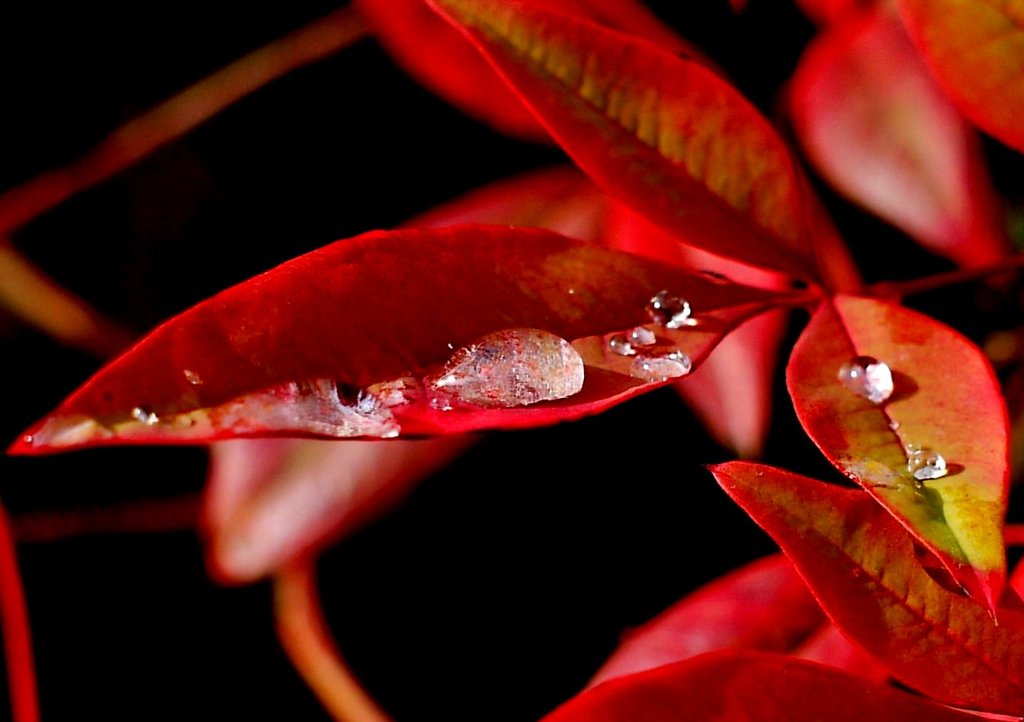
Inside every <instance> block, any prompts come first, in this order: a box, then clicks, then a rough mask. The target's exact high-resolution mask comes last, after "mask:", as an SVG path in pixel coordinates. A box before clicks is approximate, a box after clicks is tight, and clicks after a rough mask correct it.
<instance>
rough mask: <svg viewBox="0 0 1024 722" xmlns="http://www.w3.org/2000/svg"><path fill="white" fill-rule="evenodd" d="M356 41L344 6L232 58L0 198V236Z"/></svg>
mask: <svg viewBox="0 0 1024 722" xmlns="http://www.w3.org/2000/svg"><path fill="white" fill-rule="evenodd" d="M364 35H366V27H365V25H364V24H363V21H362V19H361V18H360V16H359V15H358V14H357V13H356V12H355V10H353V9H352V8H350V7H344V8H342V9H340V10H337V11H335V12H333V13H331V14H330V15H327V16H325V17H323V18H320V19H319V20H316V21H314V22H312V23H310V24H309V25H306V26H305V27H303V28H300V29H298V30H296V31H295V32H292V33H290V34H288V35H285V36H284V37H282V38H278V39H277V40H275V41H273V42H271V43H269V44H268V45H265V46H263V47H262V48H260V49H258V50H254V51H253V52H251V53H249V54H248V55H245V56H243V57H242V58H239V59H238V60H236V61H235V62H233V63H231V64H230V65H228V66H226V67H224V68H221V69H220V70H218V71H216V72H215V73H213V74H212V75H210V76H208V77H206V78H204V79H203V80H200V81H199V82H198V83H196V84H195V85H193V86H191V87H189V88H186V89H185V90H183V91H182V92H180V93H178V94H177V95H175V96H173V97H171V98H169V99H168V100H165V101H164V102H163V103H161V104H160V105H157V106H156V107H154V108H152V109H150V110H149V111H147V112H145V113H143V114H142V115H140V116H139V117H137V118H135V119H134V120H132V121H130V122H129V123H127V124H126V125H124V126H122V127H121V128H119V129H118V130H116V131H114V132H113V133H111V134H110V135H109V136H107V137H106V138H105V139H104V140H102V141H101V142H100V143H99V145H97V146H96V147H95V148H93V149H92V150H91V151H90V152H88V153H86V154H85V155H84V156H82V157H81V158H79V159H78V160H77V161H75V162H73V163H71V164H70V165H67V166H65V167H63V168H58V169H56V170H51V171H47V172H44V173H41V174H40V175H38V176H36V177H34V178H32V179H30V180H28V181H26V182H25V183H23V184H21V185H19V186H16V187H15V188H12V189H11V190H9V191H7V192H6V193H3V194H2V195H0V236H6V235H7V234H9V233H10V231H12V230H14V229H16V228H19V227H21V226H23V225H25V224H26V223H28V222H29V221H31V220H33V219H34V218H36V217H38V216H39V215H41V214H43V213H45V212H46V211H49V210H50V209H52V208H54V207H55V206H57V205H59V204H60V203H62V202H63V201H65V200H67V199H68V198H70V197H71V196H73V195H75V194H76V193H80V192H82V191H83V190H86V189H88V188H91V187H92V186H95V185H97V184H99V183H101V182H103V181H105V180H107V179H108V178H110V177H111V176H113V175H115V174H117V173H119V172H121V171H122V170H124V169H125V168H128V167H129V166H131V165H133V164H135V163H137V162H138V161H140V160H142V159H143V158H145V157H146V156H147V155H149V154H151V153H152V152H153V151H155V150H157V149H158V148H160V147H161V146H163V145H166V144H167V143H169V142H170V141H172V140H174V139H176V138H178V137H179V136H181V135H183V134H185V133H187V132H189V131H191V130H193V129H194V128H196V127H198V126H199V125H201V124H202V123H204V122H205V121H206V120H208V119H209V118H211V117H213V116H214V115H216V114H217V113H219V112H220V111H222V110H224V109H225V108H227V107H229V106H230V105H232V104H233V103H235V102H236V101H238V100H239V99H241V98H243V97H245V96H246V95H248V94H250V93H252V92H254V91H256V90H258V89H259V88H261V87H263V86H264V85H266V84H267V83H269V82H271V81H273V80H276V79H277V78H280V77H282V76H283V75H285V74H287V73H288V72H290V71H292V70H295V69H297V68H300V67H302V66H304V65H308V64H309V63H312V62H315V61H317V60H321V59H323V58H326V57H328V56H330V55H332V54H333V53H335V52H337V51H338V50H341V49H342V48H344V47H346V46H348V45H351V44H352V43H354V42H355V41H357V40H359V39H360V38H362V37H363V36H364Z"/></svg>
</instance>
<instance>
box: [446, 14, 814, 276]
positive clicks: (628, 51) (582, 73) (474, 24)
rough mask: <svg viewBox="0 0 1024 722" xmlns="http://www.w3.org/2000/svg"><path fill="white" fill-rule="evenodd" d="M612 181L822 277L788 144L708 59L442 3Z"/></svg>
mask: <svg viewBox="0 0 1024 722" xmlns="http://www.w3.org/2000/svg"><path fill="white" fill-rule="evenodd" d="M433 4H434V5H435V6H437V7H438V8H439V11H440V12H442V13H443V14H445V15H446V17H448V18H449V19H450V20H451V21H452V23H453V24H455V25H456V26H457V27H459V28H461V29H462V30H463V31H464V32H465V33H466V34H467V35H468V36H469V37H470V38H471V39H472V40H473V41H474V42H475V43H477V45H478V46H479V48H480V50H481V52H483V53H484V55H485V56H486V57H487V58H488V59H489V60H490V61H491V62H492V63H493V64H494V66H495V67H496V68H497V69H498V70H499V71H500V72H501V74H502V75H503V76H504V77H505V78H506V80H507V81H508V82H509V83H510V84H511V85H512V86H513V87H514V88H515V89H516V90H517V91H518V92H519V93H520V94H521V95H522V96H523V98H524V99H525V100H526V101H527V102H528V103H529V105H530V106H531V108H533V110H534V112H535V113H536V114H537V116H538V117H539V118H540V119H541V121H542V122H543V123H544V124H545V126H546V127H547V128H548V130H549V131H550V132H551V134H552V135H553V136H554V137H555V139H556V140H557V141H558V142H559V143H560V144H561V145H562V147H563V148H565V149H566V151H567V152H568V153H569V155H570V156H572V157H573V159H574V160H575V161H576V163H577V164H578V165H579V166H580V167H581V168H582V169H583V170H584V171H585V172H586V173H587V174H588V175H590V176H591V177H592V178H593V179H594V180H595V181H596V182H597V183H598V185H600V186H601V187H602V188H604V189H605V190H607V191H608V192H609V193H612V194H613V195H615V196H617V197H618V198H620V199H621V200H622V201H623V202H625V203H627V204H628V205H629V206H631V207H632V208H634V209H635V210H637V211H638V212H640V213H642V214H643V215H644V216H645V217H647V218H649V219H650V220H651V221H653V222H656V223H658V224H659V225H662V226H664V227H665V228H666V229H667V230H669V231H670V232H672V233H673V234H674V235H676V236H678V237H679V238H680V240H681V241H683V242H685V243H687V244H690V245H695V246H699V247H701V248H704V249H705V250H707V251H711V252H713V253H715V254H718V255H721V256H726V257H729V258H733V259H736V260H739V261H742V262H744V263H747V264H750V265H757V266H762V267H765V268H770V269H774V270H780V271H784V272H789V273H795V274H798V275H801V276H803V277H817V276H818V275H821V274H818V273H817V272H816V271H815V270H814V262H815V259H814V253H813V250H812V241H811V237H810V234H809V233H808V229H807V218H806V216H805V211H804V202H803V196H804V193H805V189H804V187H803V184H802V180H801V178H800V177H799V175H798V172H797V170H796V166H795V165H794V162H793V159H792V158H791V156H790V154H789V152H788V150H787V148H786V146H785V144H784V143H783V142H782V140H781V139H780V138H779V137H778V135H777V134H776V133H775V131H774V130H773V129H772V127H771V126H770V124H769V123H768V122H767V121H766V120H765V119H764V118H763V117H762V116H761V115H760V114H759V113H758V112H757V111H756V110H755V109H754V108H753V107H752V106H751V105H750V104H749V103H748V102H747V101H746V100H745V99H744V98H743V97H742V96H740V95H739V93H738V92H737V91H736V90H735V89H733V88H732V87H731V86H730V85H729V84H728V83H726V82H725V81H723V80H722V79H721V78H720V77H719V76H717V75H716V74H715V73H713V72H711V71H710V70H708V69H707V68H705V67H703V66H702V65H701V64H699V63H696V62H692V61H688V60H685V59H681V58H679V57H677V56H676V55H674V54H672V53H671V52H669V51H667V50H665V49H664V48H661V47H658V46H656V45H654V44H651V43H648V42H646V41H643V40H639V39H636V38H632V37H628V36H625V35H622V34H620V33H616V32H614V31H611V30H606V29H604V28H601V27H599V26H597V25H595V24H593V23H590V22H587V21H584V20H581V19H578V18H573V17H569V16H567V15H563V14H559V13H554V12H549V11H545V10H542V9H540V8H536V7H533V6H530V5H527V4H525V3H520V2H516V1H515V0H508V1H505V0H433Z"/></svg>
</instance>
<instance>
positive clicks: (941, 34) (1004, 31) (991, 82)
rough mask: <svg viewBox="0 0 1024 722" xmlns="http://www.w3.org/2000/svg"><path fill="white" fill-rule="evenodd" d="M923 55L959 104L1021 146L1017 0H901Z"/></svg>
mask: <svg viewBox="0 0 1024 722" xmlns="http://www.w3.org/2000/svg"><path fill="white" fill-rule="evenodd" d="M898 5H899V8H900V12H901V15H902V17H903V20H904V22H905V23H906V25H907V27H908V28H909V30H910V34H911V36H912V37H913V39H914V41H915V43H916V44H917V46H918V48H920V50H921V53H922V54H923V55H924V58H925V61H926V62H927V63H928V66H929V67H930V68H931V70H932V72H934V73H935V77H936V78H937V79H938V81H939V83H940V84H941V85H942V87H943V88H944V89H945V90H946V92H947V93H948V94H949V97H950V98H952V99H953V102H954V103H956V104H957V107H959V108H960V110H961V111H962V112H963V113H964V115H966V116H967V117H968V118H970V119H971V120H972V121H974V122H975V123H977V124H978V126H979V127H981V129H982V130H984V131H986V132H987V133H991V134H992V135H994V136H995V137H996V138H998V139H999V140H1001V141H1003V142H1004V143H1006V144H1007V145H1010V146H1012V147H1014V148H1016V149H1017V150H1019V151H1022V152H1024V123H1021V118H1022V117H1024V8H1022V6H1021V3H1020V0H997V1H994V2H993V1H987V2H980V1H978V0H971V1H968V0H899V3H898Z"/></svg>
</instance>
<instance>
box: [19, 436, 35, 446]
mask: <svg viewBox="0 0 1024 722" xmlns="http://www.w3.org/2000/svg"><path fill="white" fill-rule="evenodd" d="M21 441H22V443H25V444H34V443H36V437H34V436H32V434H25V435H24V436H22V437H21Z"/></svg>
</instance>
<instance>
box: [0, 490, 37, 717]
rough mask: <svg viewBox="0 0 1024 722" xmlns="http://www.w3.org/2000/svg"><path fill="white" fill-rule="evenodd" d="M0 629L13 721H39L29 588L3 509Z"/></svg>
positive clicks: (0, 511)
mask: <svg viewBox="0 0 1024 722" xmlns="http://www.w3.org/2000/svg"><path fill="white" fill-rule="evenodd" d="M0 628H2V629H3V636H4V657H5V659H6V660H7V679H8V681H9V684H10V690H11V711H12V719H13V720H14V722H39V695H38V692H37V689H36V672H35V664H34V661H33V656H32V636H31V633H30V632H29V626H28V610H27V609H26V606H25V589H24V587H23V586H22V583H21V575H20V574H19V573H18V557H17V554H16V553H15V549H14V539H12V538H11V533H10V530H9V529H8V525H7V514H6V512H4V510H3V507H0Z"/></svg>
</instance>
